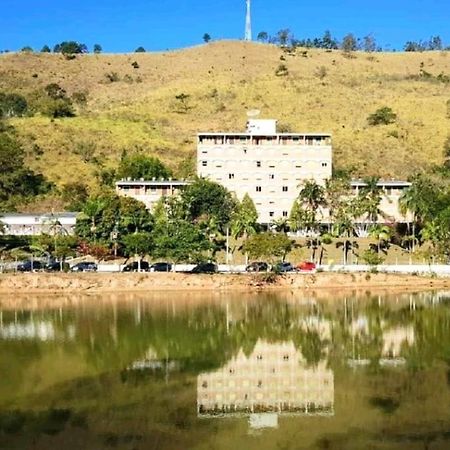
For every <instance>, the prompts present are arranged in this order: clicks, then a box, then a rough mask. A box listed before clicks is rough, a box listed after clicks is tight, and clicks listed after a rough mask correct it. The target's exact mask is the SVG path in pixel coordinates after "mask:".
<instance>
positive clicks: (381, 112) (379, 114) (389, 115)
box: [367, 106, 397, 126]
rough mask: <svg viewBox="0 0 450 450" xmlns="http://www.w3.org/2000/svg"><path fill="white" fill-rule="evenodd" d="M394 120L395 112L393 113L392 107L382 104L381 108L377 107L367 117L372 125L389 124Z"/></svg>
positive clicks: (395, 118)
mask: <svg viewBox="0 0 450 450" xmlns="http://www.w3.org/2000/svg"><path fill="white" fill-rule="evenodd" d="M396 120H397V114H395V113H394V111H393V110H392V108H389V107H388V106H383V107H382V108H379V109H377V110H376V111H375V112H374V113H373V114H370V116H369V117H368V118H367V122H368V123H369V125H372V126H377V125H390V124H392V123H395V121H396Z"/></svg>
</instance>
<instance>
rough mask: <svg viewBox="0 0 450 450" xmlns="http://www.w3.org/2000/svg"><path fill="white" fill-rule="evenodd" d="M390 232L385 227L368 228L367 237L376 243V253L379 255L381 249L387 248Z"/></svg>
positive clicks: (374, 226) (378, 225) (376, 225)
mask: <svg viewBox="0 0 450 450" xmlns="http://www.w3.org/2000/svg"><path fill="white" fill-rule="evenodd" d="M391 234H392V231H391V229H390V228H389V227H388V226H386V225H380V224H375V225H372V226H371V227H370V228H369V236H370V237H372V238H374V239H376V241H377V253H378V254H380V253H381V250H382V248H384V247H386V246H387V243H388V242H389V239H390V238H391Z"/></svg>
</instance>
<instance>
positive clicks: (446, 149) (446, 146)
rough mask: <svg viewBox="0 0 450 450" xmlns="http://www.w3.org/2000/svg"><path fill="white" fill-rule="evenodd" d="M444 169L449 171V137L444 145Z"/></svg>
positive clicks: (449, 136)
mask: <svg viewBox="0 0 450 450" xmlns="http://www.w3.org/2000/svg"><path fill="white" fill-rule="evenodd" d="M444 167H445V168H447V169H450V135H448V136H447V139H446V140H445V143H444Z"/></svg>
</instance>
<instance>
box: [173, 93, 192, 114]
mask: <svg viewBox="0 0 450 450" xmlns="http://www.w3.org/2000/svg"><path fill="white" fill-rule="evenodd" d="M190 98H191V96H190V95H189V94H185V93H184V92H182V93H181V94H177V95H175V100H176V102H177V112H178V113H182V114H186V113H187V112H188V111H189V110H190V109H191V106H190V105H189V99H190Z"/></svg>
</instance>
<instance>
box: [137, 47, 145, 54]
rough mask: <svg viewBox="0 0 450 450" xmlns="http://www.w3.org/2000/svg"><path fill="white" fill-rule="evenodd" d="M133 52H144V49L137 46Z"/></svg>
mask: <svg viewBox="0 0 450 450" xmlns="http://www.w3.org/2000/svg"><path fill="white" fill-rule="evenodd" d="M134 52H135V53H145V52H146V50H145V48H144V47H138V48H137V49H136V50H135V51H134Z"/></svg>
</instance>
